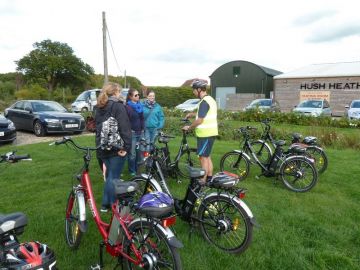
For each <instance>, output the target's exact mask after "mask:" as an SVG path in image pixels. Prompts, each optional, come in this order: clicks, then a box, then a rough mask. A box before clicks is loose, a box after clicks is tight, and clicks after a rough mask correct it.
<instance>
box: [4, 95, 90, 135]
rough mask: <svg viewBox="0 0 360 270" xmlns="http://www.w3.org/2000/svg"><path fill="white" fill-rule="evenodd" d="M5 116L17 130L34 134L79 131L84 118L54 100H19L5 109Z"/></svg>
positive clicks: (83, 124)
mask: <svg viewBox="0 0 360 270" xmlns="http://www.w3.org/2000/svg"><path fill="white" fill-rule="evenodd" d="M4 114H5V117H6V118H8V119H10V120H11V121H13V122H14V125H15V127H16V129H17V130H30V131H33V132H34V133H35V135H36V136H44V135H45V134H46V133H60V132H73V133H81V132H82V131H83V130H84V128H85V120H84V118H83V117H82V116H81V115H79V114H76V113H70V112H68V111H67V110H66V109H65V108H64V107H63V106H62V105H60V104H59V103H57V102H55V101H47V100H21V101H17V102H16V103H14V104H13V105H12V106H11V107H10V108H7V109H5V113H4Z"/></svg>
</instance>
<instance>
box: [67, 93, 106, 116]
mask: <svg viewBox="0 0 360 270" xmlns="http://www.w3.org/2000/svg"><path fill="white" fill-rule="evenodd" d="M100 91H101V89H91V90H86V91H84V92H82V93H81V94H80V95H79V96H78V97H77V98H76V99H75V101H74V102H73V103H72V104H71V110H72V111H73V112H87V111H92V110H93V108H94V106H95V105H96V103H97V97H98V96H99V94H100Z"/></svg>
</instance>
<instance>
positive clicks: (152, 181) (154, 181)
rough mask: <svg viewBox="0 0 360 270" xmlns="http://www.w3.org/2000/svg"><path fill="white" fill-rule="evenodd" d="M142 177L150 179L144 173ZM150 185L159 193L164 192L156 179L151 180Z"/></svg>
mask: <svg viewBox="0 0 360 270" xmlns="http://www.w3.org/2000/svg"><path fill="white" fill-rule="evenodd" d="M141 177H143V178H145V179H149V176H148V175H147V174H145V173H142V174H141ZM150 183H151V184H152V185H153V186H154V187H155V188H156V190H157V191H161V192H163V190H162V188H161V186H160V185H159V183H158V181H156V180H155V178H150Z"/></svg>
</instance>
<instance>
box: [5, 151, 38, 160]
mask: <svg viewBox="0 0 360 270" xmlns="http://www.w3.org/2000/svg"><path fill="white" fill-rule="evenodd" d="M19 160H31V158H30V155H29V154H25V155H15V152H9V153H6V154H5V155H1V159H0V162H3V161H6V162H18V161H19Z"/></svg>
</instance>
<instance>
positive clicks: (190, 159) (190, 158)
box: [176, 148, 201, 179]
mask: <svg viewBox="0 0 360 270" xmlns="http://www.w3.org/2000/svg"><path fill="white" fill-rule="evenodd" d="M176 166H177V172H178V173H179V175H180V176H181V177H184V178H186V179H188V178H190V173H189V170H188V168H187V166H190V167H195V168H201V164H200V159H199V156H198V155H197V150H196V149H195V148H189V149H188V150H185V152H183V153H182V154H181V156H180V158H179V160H178V162H177V163H176Z"/></svg>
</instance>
